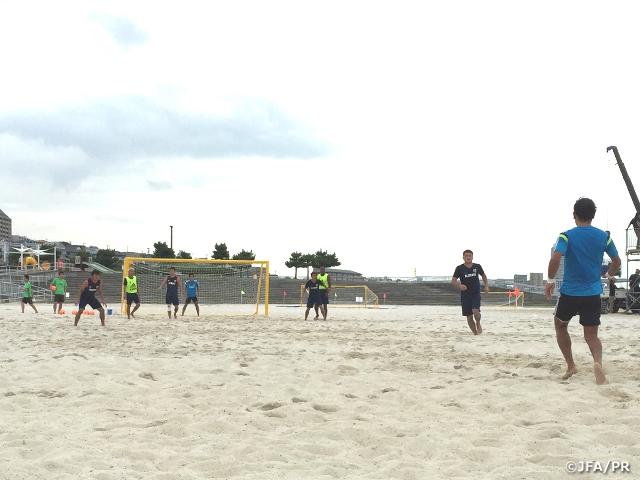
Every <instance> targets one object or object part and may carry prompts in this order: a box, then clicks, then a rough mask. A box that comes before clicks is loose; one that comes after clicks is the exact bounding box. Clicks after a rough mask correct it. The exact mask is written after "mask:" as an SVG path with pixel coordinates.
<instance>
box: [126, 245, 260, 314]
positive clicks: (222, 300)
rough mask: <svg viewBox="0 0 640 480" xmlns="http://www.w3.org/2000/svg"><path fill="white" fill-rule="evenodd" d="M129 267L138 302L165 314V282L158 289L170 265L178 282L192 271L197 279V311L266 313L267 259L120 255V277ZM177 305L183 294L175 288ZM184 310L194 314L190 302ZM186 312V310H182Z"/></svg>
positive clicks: (167, 273) (183, 298)
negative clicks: (121, 260)
mask: <svg viewBox="0 0 640 480" xmlns="http://www.w3.org/2000/svg"><path fill="white" fill-rule="evenodd" d="M130 267H133V269H134V272H135V273H134V275H135V276H136V277H137V279H138V295H139V296H140V303H141V305H142V307H141V310H140V313H142V312H143V311H144V310H142V308H145V309H146V308H147V306H157V307H158V308H155V309H154V310H152V311H153V312H155V311H156V310H157V312H158V313H164V314H166V308H160V307H161V306H164V305H165V304H166V301H165V294H166V285H165V286H164V287H163V288H162V289H160V290H158V287H159V286H160V285H161V284H162V282H163V281H164V279H165V278H166V277H167V276H168V275H169V269H170V268H171V267H174V268H175V269H176V275H177V276H178V277H179V278H180V283H181V284H182V285H183V286H184V282H185V281H187V280H189V274H191V273H193V274H194V279H195V280H197V281H198V303H199V305H200V314H201V315H260V314H263V315H264V316H265V317H266V316H268V315H269V262H268V261H266V260H202V259H193V260H191V259H189V260H186V259H178V258H132V257H127V258H125V259H124V265H123V272H122V279H123V283H124V278H125V277H126V276H127V275H128V271H129V268H130ZM179 297H180V305H181V307H180V308H182V305H183V304H184V300H185V296H184V293H183V292H182V291H180V292H179ZM122 313H126V292H125V287H124V285H122ZM187 313H189V314H191V315H192V314H194V313H195V311H194V309H193V307H192V306H190V308H189V307H188V309H187ZM185 315H186V313H185Z"/></svg>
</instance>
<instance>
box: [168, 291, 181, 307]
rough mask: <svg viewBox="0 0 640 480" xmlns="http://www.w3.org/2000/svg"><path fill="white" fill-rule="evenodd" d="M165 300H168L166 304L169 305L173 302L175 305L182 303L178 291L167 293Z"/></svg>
mask: <svg viewBox="0 0 640 480" xmlns="http://www.w3.org/2000/svg"><path fill="white" fill-rule="evenodd" d="M165 300H166V304H167V305H170V304H173V305H176V306H178V305H180V299H179V298H178V294H177V293H175V294H173V295H169V294H167V295H166V296H165Z"/></svg>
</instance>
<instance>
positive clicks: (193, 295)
mask: <svg viewBox="0 0 640 480" xmlns="http://www.w3.org/2000/svg"><path fill="white" fill-rule="evenodd" d="M199 286H200V285H199V284H198V281H197V280H196V279H195V275H194V274H193V273H190V274H189V280H187V281H186V282H184V289H185V291H186V292H187V299H186V300H185V301H184V306H183V307H182V316H183V317H184V311H185V310H186V309H187V305H189V304H190V303H191V302H193V304H194V305H195V307H196V313H197V314H198V316H200V306H199V305H198V288H199Z"/></svg>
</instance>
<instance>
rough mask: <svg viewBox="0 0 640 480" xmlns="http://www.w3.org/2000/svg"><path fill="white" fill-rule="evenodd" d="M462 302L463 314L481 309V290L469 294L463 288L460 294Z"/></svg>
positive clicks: (467, 314)
mask: <svg viewBox="0 0 640 480" xmlns="http://www.w3.org/2000/svg"><path fill="white" fill-rule="evenodd" d="M460 303H461V304H462V315H463V316H465V317H468V316H469V315H473V311H474V310H480V292H478V293H476V294H475V295H469V294H468V293H466V292H465V291H464V290H463V291H462V293H461V295H460Z"/></svg>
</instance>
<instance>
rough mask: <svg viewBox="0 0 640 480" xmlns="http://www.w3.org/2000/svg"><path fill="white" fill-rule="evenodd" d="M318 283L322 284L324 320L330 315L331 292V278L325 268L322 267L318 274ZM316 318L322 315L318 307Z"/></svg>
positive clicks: (321, 298) (321, 294)
mask: <svg viewBox="0 0 640 480" xmlns="http://www.w3.org/2000/svg"><path fill="white" fill-rule="evenodd" d="M318 281H319V282H320V300H321V301H322V305H324V313H323V315H324V319H325V320H326V319H327V314H328V313H329V292H330V291H331V276H330V275H329V274H328V273H326V272H325V268H324V266H322V267H320V273H319V274H318ZM315 311H316V318H318V317H319V316H320V315H319V314H318V306H317V305H316V307H315Z"/></svg>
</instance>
